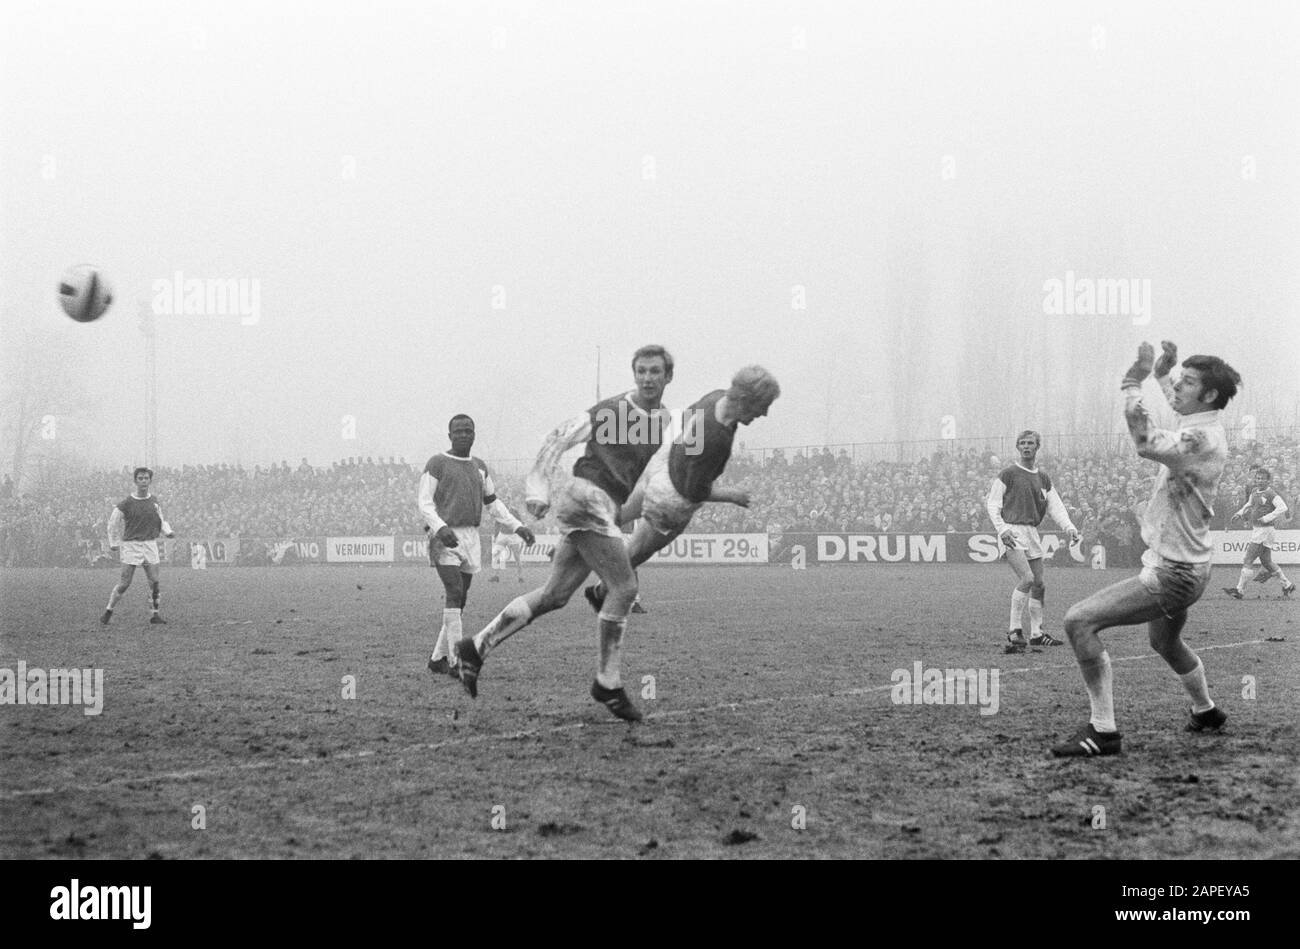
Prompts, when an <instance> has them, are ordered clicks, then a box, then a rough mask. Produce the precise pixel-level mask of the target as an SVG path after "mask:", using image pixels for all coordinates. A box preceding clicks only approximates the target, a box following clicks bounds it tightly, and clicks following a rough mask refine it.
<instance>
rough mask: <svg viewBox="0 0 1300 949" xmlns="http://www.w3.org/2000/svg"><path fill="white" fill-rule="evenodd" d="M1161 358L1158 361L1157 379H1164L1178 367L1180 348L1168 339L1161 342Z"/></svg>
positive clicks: (1156, 367)
mask: <svg viewBox="0 0 1300 949" xmlns="http://www.w3.org/2000/svg"><path fill="white" fill-rule="evenodd" d="M1160 349H1161V350H1162V352H1161V353H1160V358H1159V359H1157V360H1156V366H1155V370H1154V371H1155V377H1156V378H1157V379H1163V378H1164V377H1165V376H1167V375H1169V373H1170V372H1172V371H1173V368H1174V366H1176V365H1178V347H1177V346H1176V345H1174V344H1173V343H1171V342H1169V340H1167V339H1162V340H1161V341H1160Z"/></svg>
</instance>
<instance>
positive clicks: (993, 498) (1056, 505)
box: [985, 431, 1080, 653]
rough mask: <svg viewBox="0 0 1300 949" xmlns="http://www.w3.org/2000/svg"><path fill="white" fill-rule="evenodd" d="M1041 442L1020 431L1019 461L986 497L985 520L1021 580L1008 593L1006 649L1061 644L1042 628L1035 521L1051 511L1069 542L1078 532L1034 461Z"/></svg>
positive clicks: (1039, 555) (1017, 650) (1040, 570)
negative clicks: (1008, 615) (1026, 615)
mask: <svg viewBox="0 0 1300 949" xmlns="http://www.w3.org/2000/svg"><path fill="white" fill-rule="evenodd" d="M1042 445H1043V437H1042V436H1041V435H1039V434H1038V433H1037V432H1033V431H1024V432H1021V433H1020V434H1019V435H1018V436H1017V437H1016V451H1018V452H1019V453H1020V460H1019V461H1017V462H1016V463H1015V464H1014V465H1009V466H1007V467H1006V468H1004V469H1003V470H1002V472H1001V473H1000V474H999V475H998V476H997V477H996V478H994V479H993V483H992V484H991V485H990V486H989V495H988V498H987V500H986V501H985V505H986V507H987V508H988V512H989V520H991V521H992V522H993V529H994V530H995V531H997V534H998V539H999V540H1000V541H1001V542H1002V544H1003V546H1004V547H1005V548H1006V558H1007V563H1008V564H1010V565H1011V570H1012V572H1014V573H1015V575H1016V579H1017V580H1019V581H1020V582H1019V583H1017V584H1016V588H1015V589H1014V590H1013V591H1012V592H1011V624H1010V628H1009V629H1010V631H1009V632H1008V633H1007V645H1006V649H1005V651H1006V652H1008V653H1020V652H1024V651H1025V646H1026V645H1029V646H1033V647H1035V648H1038V647H1039V646H1060V645H1061V644H1062V643H1061V640H1059V639H1055V638H1053V637H1052V636H1049V635H1048V634H1046V633H1044V632H1043V597H1044V596H1045V594H1046V590H1047V587H1046V584H1045V583H1044V580H1043V545H1042V540H1041V539H1040V538H1039V536H1038V525H1039V524H1041V523H1042V522H1043V517H1044V516H1045V515H1048V514H1050V515H1051V516H1052V520H1054V521H1055V522H1056V524H1057V526H1058V527H1060V528H1061V530H1063V531H1066V532H1068V533H1069V535H1070V546H1071V547H1073V546H1074V545H1075V544H1077V543H1078V542H1079V537H1080V535H1079V531H1078V529H1077V528H1076V527H1075V526H1074V522H1073V521H1071V520H1070V514H1069V512H1068V511H1066V509H1065V502H1063V501H1062V500H1061V495H1060V494H1058V493H1057V491H1056V488H1054V487H1052V479H1051V478H1049V477H1048V476H1047V473H1046V472H1045V471H1041V470H1039V469H1038V468H1037V467H1036V466H1035V465H1034V461H1035V459H1036V458H1037V457H1038V450H1039V449H1040V448H1041V447H1042ZM1026 606H1028V611H1029V639H1028V641H1027V642H1026V640H1025V633H1024V629H1025V623H1024V614H1025V608H1026Z"/></svg>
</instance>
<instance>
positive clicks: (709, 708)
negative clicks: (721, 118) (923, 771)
mask: <svg viewBox="0 0 1300 949" xmlns="http://www.w3.org/2000/svg"><path fill="white" fill-rule="evenodd" d="M1264 642H1267V640H1265V639H1247V640H1243V641H1241V642H1236V643H1221V644H1219V645H1212V646H1201V647H1199V648H1198V649H1197V650H1196V651H1197V652H1198V653H1199V652H1209V651H1210V650H1212V649H1236V648H1238V647H1240V646H1256V645H1259V644H1260V643H1264ZM1156 658H1159V657H1158V656H1157V655H1156V654H1155V653H1144V654H1143V655H1140V656H1120V657H1118V658H1114V659H1112V660H1111V662H1138V661H1141V660H1144V659H1156ZM1046 668H1047V667H1046V666H1041V665H1040V666H1023V667H1021V668H1019V669H1004V670H1002V671H1003V673H1005V674H1008V675H1014V674H1016V673H1022V672H1041V671H1043V670H1044V669H1046ZM893 688H894V685H893V683H890V684H889V685H872V686H863V687H862V688H857V689H843V690H841V691H836V692H819V693H811V694H805V695H775V696H770V697H767V698H753V699H741V700H740V701H738V702H722V703H720V704H718V705H705V706H699V707H697V708H685V709H677V710H675V711H671V712H651V713H650V714H648V715H646V716H645V717H646V719H647V720H651V721H662V720H665V719H670V718H682V717H689V716H696V715H708V714H709V713H711V712H723V711H730V712H738V711H740V710H741V709H742V708H754V707H755V706H759V705H783V704H790V703H795V702H817V701H824V700H826V699H838V698H847V697H853V696H860V695H870V694H873V693H875V692H888V691H890V690H891V689H893ZM613 724H614V723H612V722H611V723H608V724H607V725H605V726H596V725H593V724H592V723H590V722H565V723H564V724H561V725H547V726H539V727H537V728H525V729H520V730H518V731H511V732H492V733H490V734H486V735H464V736H461V737H457V738H447V739H444V740H443V741H435V742H422V743H420V744H418V745H407V746H406V747H404V748H362V749H358V750H356V751H341V752H338V753H337V754H331V755H323V756H322V755H313V756H312V757H309V758H276V759H272V760H267V761H247V762H244V763H242V764H237V765H220V766H216V767H211V768H197V769H194V770H191V771H164V772H160V773H158V774H150V775H141V776H136V777H123V778H110V779H109V780H107V781H104V782H102V783H100V784H65V785H63V786H61V787H41V788H24V789H21V790H17V791H0V800H4V801H8V800H15V799H17V798H23V797H38V796H41V795H47V794H64V793H68V792H71V791H81V792H87V793H92V792H95V791H102V790H104V789H105V788H110V787H117V786H120V785H129V784H152V783H155V782H159V781H192V780H194V779H196V778H206V777H220V776H223V775H227V774H232V773H237V772H240V771H260V770H265V769H266V768H279V767H285V766H298V765H313V764H324V763H327V762H332V761H355V760H358V759H361V758H373V757H378V756H379V755H381V754H382V755H384V756H391V755H406V754H414V753H417V752H426V751H442V750H444V749H446V748H457V747H465V746H469V745H479V744H483V743H484V742H495V741H518V740H519V739H521V738H531V737H533V736H535V735H557V734H559V733H561V732H566V731H578V730H579V729H583V728H593V727H610V726H612V725H613Z"/></svg>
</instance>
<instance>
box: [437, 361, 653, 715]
mask: <svg viewBox="0 0 1300 949" xmlns="http://www.w3.org/2000/svg"><path fill="white" fill-rule="evenodd" d="M632 373H633V375H634V377H635V379H636V389H635V390H633V391H631V392H627V393H624V394H622V395H617V396H613V397H612V398H609V399H605V400H603V401H601V402H598V403H597V404H596V405H594V406H592V407H591V408H590V409H589V410H587V411H586V412H583V413H582V414H580V415H577V416H574V417H573V418H571V419H569V421H567V422H565V423H564V424H563V425H561V426H560V427H559V428H557V429H555V431H553V432H551V434H550V435H548V436H547V438H546V443H545V444H544V445H543V446H542V450H541V452H540V453H539V454H538V456H537V462H536V463H535V464H534V465H533V469H532V471H530V472H529V474H528V477H527V479H526V480H525V488H526V497H527V501H526V503H527V505H528V513H530V514H531V515H532V516H533V517H538V518H540V517H544V516H545V515H546V512H547V511H548V510H549V509H550V506H551V505H550V491H551V488H550V483H551V476H552V474H553V473H554V471H555V469H556V467H557V466H558V465H559V461H560V457H561V456H562V455H563V454H564V453H565V452H566V451H567V450H569V449H570V448H573V447H576V446H578V445H581V444H583V443H584V442H585V443H586V450H585V451H584V453H583V455H582V457H581V458H579V459H578V460H577V462H576V463H575V464H574V466H573V480H572V481H571V482H569V484H568V486H567V487H566V488H565V490H564V494H563V495H562V496H561V497H560V499H559V501H558V503H557V504H556V508H555V514H556V520H557V521H558V522H559V528H560V534H561V538H560V542H559V544H558V545H557V546H556V550H555V558H554V560H553V561H552V563H551V576H550V578H549V579H548V580H547V581H546V585H545V586H544V587H542V588H540V589H537V590H533V591H531V592H529V593H526V594H524V595H523V596H521V597H516V598H515V599H514V600H512V601H510V603H509V604H507V605H506V608H505V609H504V610H502V611H501V612H500V613H499V614H498V615H497V616H496V618H494V619H493V620H492V622H490V623H488V624H487V626H485V627H483V629H482V630H480V631H479V633H478V635H476V636H475V637H474V638H473V639H472V640H468V639H467V640H464V641H462V642H461V643H460V645H459V646H457V647H456V651H457V654H458V655H459V656H460V681H461V684H462V685H463V686H464V687H465V691H466V692H468V693H469V694H470V697H471V698H472V697H475V696H477V695H478V679H479V675H480V673H481V670H482V667H483V661H484V660H485V659H486V658H487V657H488V655H489V654H490V653H491V652H492V650H494V649H495V648H496V647H497V646H500V645H501V643H503V642H504V641H505V640H507V639H509V638H510V637H511V636H513V635H514V634H515V633H517V632H519V630H521V629H523V628H524V627H525V626H527V625H528V624H529V623H531V622H532V621H533V620H535V619H536V618H537V617H539V616H542V615H544V614H546V613H549V612H551V611H552V610H558V609H560V608H561V607H563V606H564V605H565V604H566V603H568V602H569V598H570V597H572V596H573V594H574V592H575V591H576V590H577V589H578V587H580V586H581V585H582V581H583V580H585V579H586V578H587V574H589V573H591V572H593V571H594V572H595V574H596V576H597V577H599V578H600V580H601V582H602V583H603V584H604V585H605V588H606V589H607V590H608V591H609V593H608V595H607V596H606V598H605V603H604V606H603V607H602V609H601V611H600V616H599V626H600V660H599V664H598V666H597V670H596V680H595V681H594V682H593V683H592V685H591V697H592V698H593V699H595V700H596V701H597V702H600V703H601V704H602V705H604V706H605V707H606V708H608V709H609V710H610V712H612V713H613V714H614V715H616V716H617V717H619V718H622V719H625V720H627V721H639V720H640V719H641V712H640V710H639V709H637V707H636V706H635V705H634V704H633V703H632V700H631V699H629V698H628V697H627V692H626V691H625V690H624V689H623V683H622V679H621V677H620V672H619V667H620V659H621V651H622V643H623V633H624V631H625V630H626V628H627V615H628V610H629V608H630V607H631V605H632V601H633V600H634V599H635V598H636V593H637V581H636V574H635V573H634V572H633V570H632V565H631V563H630V562H629V561H628V547H627V544H626V543H625V542H624V541H623V535H622V532H621V531H620V530H619V526H618V525H619V509H620V508H621V507H622V505H623V504H625V503H626V502H627V500H628V498H629V497H630V496H631V494H632V490H633V488H635V487H636V483H637V481H638V480H639V479H640V477H641V473H642V472H643V471H644V470H645V467H646V465H647V464H649V462H650V459H651V458H652V457H653V456H654V453H655V452H656V451H657V450H658V449H659V447H660V445H661V444H662V443H663V437H664V434H665V430H666V429H667V427H668V420H667V418H666V416H667V414H668V413H667V410H666V409H664V408H663V404H662V400H663V391H664V387H665V386H667V385H668V383H669V382H671V381H672V378H673V359H672V356H671V355H669V353H668V352H667V350H665V349H664V348H663V347H662V346H642V347H641V348H640V349H638V350H637V351H636V353H635V354H634V355H633V356H632Z"/></svg>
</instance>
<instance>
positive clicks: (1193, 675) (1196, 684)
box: [1178, 656, 1214, 712]
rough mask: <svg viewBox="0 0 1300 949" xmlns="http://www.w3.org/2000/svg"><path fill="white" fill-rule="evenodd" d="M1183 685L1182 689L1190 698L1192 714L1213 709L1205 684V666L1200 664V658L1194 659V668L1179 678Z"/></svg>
mask: <svg viewBox="0 0 1300 949" xmlns="http://www.w3.org/2000/svg"><path fill="white" fill-rule="evenodd" d="M1178 678H1179V681H1181V682H1182V683H1183V688H1184V689H1186V690H1187V694H1188V695H1190V696H1191V698H1192V711H1193V712H1208V711H1209V710H1210V709H1212V708H1214V701H1213V700H1212V699H1211V698H1210V687H1209V685H1207V684H1206V682H1205V666H1204V665H1202V664H1201V657H1200V656H1197V657H1196V666H1195V668H1193V669H1192V670H1191V671H1190V672H1184V673H1183V674H1182V675H1180V676H1179V677H1178Z"/></svg>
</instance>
